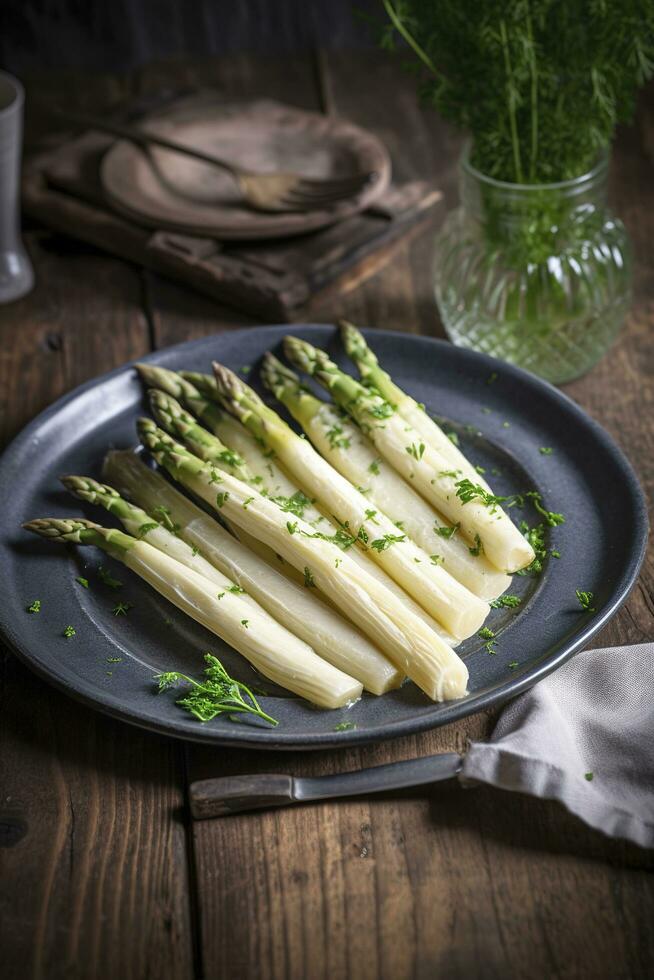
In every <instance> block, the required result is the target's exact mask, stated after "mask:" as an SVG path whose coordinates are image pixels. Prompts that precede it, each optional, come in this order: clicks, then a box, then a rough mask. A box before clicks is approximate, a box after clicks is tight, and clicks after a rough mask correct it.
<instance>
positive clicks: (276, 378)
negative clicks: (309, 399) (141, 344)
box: [261, 351, 300, 392]
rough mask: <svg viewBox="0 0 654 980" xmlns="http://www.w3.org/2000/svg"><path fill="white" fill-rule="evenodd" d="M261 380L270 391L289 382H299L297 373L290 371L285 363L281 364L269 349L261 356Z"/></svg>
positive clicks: (294, 383) (297, 383) (295, 383)
mask: <svg viewBox="0 0 654 980" xmlns="http://www.w3.org/2000/svg"><path fill="white" fill-rule="evenodd" d="M261 380H262V381H263V383H264V385H265V386H266V388H268V390H269V391H272V392H275V389H278V388H281V387H284V386H285V385H286V384H287V383H289V382H290V384H292V385H299V384H300V377H299V375H297V374H296V373H295V371H291V369H290V368H288V367H286V365H285V364H282V362H281V361H280V360H279V358H278V357H275V355H274V354H271V353H270V351H267V352H266V353H265V354H264V356H263V363H262V365H261Z"/></svg>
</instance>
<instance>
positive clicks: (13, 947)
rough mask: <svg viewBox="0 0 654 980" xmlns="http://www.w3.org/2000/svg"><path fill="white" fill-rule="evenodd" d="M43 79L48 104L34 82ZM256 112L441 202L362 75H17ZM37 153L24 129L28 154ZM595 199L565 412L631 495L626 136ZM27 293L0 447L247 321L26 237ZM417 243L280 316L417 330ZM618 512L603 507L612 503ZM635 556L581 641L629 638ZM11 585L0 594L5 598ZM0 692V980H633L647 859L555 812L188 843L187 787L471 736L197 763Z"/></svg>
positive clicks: (334, 68)
mask: <svg viewBox="0 0 654 980" xmlns="http://www.w3.org/2000/svg"><path fill="white" fill-rule="evenodd" d="M44 82H47V84H46V85H44V84H43V83H44ZM170 84H174V85H180V84H182V85H184V84H186V85H190V86H195V85H197V84H212V85H217V86H219V87H220V88H222V89H223V90H225V91H227V92H228V93H231V94H234V95H239V96H247V95H253V96H254V95H257V94H260V93H261V92H265V93H266V94H269V95H271V96H273V97H276V98H280V99H285V100H288V101H291V102H295V103H298V104H301V105H302V106H306V107H309V108H318V109H322V110H324V111H334V110H335V111H338V112H340V113H343V114H345V115H348V116H350V117H351V118H352V119H354V120H355V121H357V122H360V123H362V124H364V125H366V126H369V127H371V128H372V129H374V130H375V131H376V132H378V133H379V134H380V135H381V137H382V138H383V139H384V140H385V141H386V143H387V144H388V146H389V148H390V149H391V152H392V154H393V157H394V166H395V168H396V172H397V173H398V174H400V175H401V176H402V177H406V178H409V177H427V178H436V179H437V180H438V181H439V182H440V184H441V186H442V187H443V189H444V191H445V192H446V195H447V197H448V199H449V200H450V201H451V200H452V198H453V194H454V185H455V163H456V156H457V152H458V147H459V141H458V138H456V137H455V136H454V135H453V134H452V133H451V132H450V131H449V130H448V129H447V128H446V127H445V126H444V125H443V124H442V123H441V122H440V121H439V120H438V119H437V118H436V117H435V115H434V114H433V113H431V112H422V111H421V110H420V109H419V108H418V107H417V105H416V100H415V97H414V90H413V84H412V81H411V79H410V78H407V77H406V76H405V75H403V74H402V72H401V71H400V70H399V68H398V66H397V64H396V63H394V62H392V61H391V60H390V59H388V58H386V57H385V56H382V55H377V54H369V55H365V56H364V55H362V54H361V53H358V54H356V56H346V55H342V56H341V55H339V56H335V55H333V54H330V55H329V56H328V57H325V56H321V55H316V56H314V57H310V58H306V59H287V60H285V61H284V62H283V63H280V62H272V61H271V62H268V61H262V60H261V59H256V60H255V59H249V58H245V57H243V58H238V59H232V60H230V61H220V62H217V63H215V62H212V63H208V64H200V65H198V64H194V65H192V66H191V65H158V66H153V67H150V68H148V69H146V70H144V71H142V72H139V73H135V74H134V75H131V76H129V77H123V78H114V77H101V76H93V77H89V78H87V79H84V80H80V79H79V78H76V77H73V76H71V77H65V76H58V77H57V78H49V79H48V78H46V79H43V78H41V79H32V80H31V82H30V80H28V94H29V92H30V91H34V90H35V89H37V88H38V90H39V92H40V93H41V94H43V93H44V92H46V93H48V95H51V96H52V97H53V98H54V97H60V96H61V95H62V94H63V95H66V96H67V97H69V98H71V99H72V100H73V101H74V102H75V104H76V105H77V106H78V107H79V108H93V109H98V108H100V109H103V108H107V107H110V106H111V105H113V104H114V103H116V102H118V101H119V100H121V99H123V98H125V97H132V96H133V97H138V96H142V95H144V94H147V93H149V92H154V91H157V90H159V89H160V88H161V87H162V86H166V85H170ZM35 135H37V133H36V129H35V128H34V127H33V126H31V127H28V139H29V140H32V139H33V137H34V136H35ZM612 194H613V203H614V205H615V208H616V210H617V212H618V213H619V214H620V215H621V216H622V217H623V218H624V220H625V221H626V223H627V225H628V228H629V231H630V233H631V236H632V238H633V241H634V245H635V248H636V253H637V257H638V261H637V269H636V299H635V303H634V307H633V312H632V315H631V317H630V318H629V322H628V325H627V327H626V328H625V330H624V331H623V333H622V335H621V337H620V340H619V342H618V344H617V345H616V347H615V348H614V349H613V351H612V352H611V353H610V355H608V356H607V357H606V358H605V359H604V360H603V361H602V363H601V364H600V365H599V366H598V367H597V368H596V369H595V370H594V371H593V372H592V373H591V374H589V375H588V376H587V377H585V378H583V379H582V380H580V381H578V382H575V383H574V384H572V385H569V386H568V387H567V389H566V390H567V391H568V393H569V394H570V395H572V397H573V398H575V399H576V400H577V401H578V402H579V403H580V404H581V405H583V407H584V408H585V409H586V410H587V411H588V412H590V414H591V415H593V416H594V417H595V418H596V419H597V420H598V421H600V422H601V423H602V424H603V425H604V426H605V427H606V428H607V429H608V430H609V432H610V433H611V434H612V435H613V436H614V437H615V438H616V439H617V441H618V443H619V444H620V445H621V446H622V447H623V449H624V450H625V451H626V452H627V454H628V455H629V457H630V458H631V460H632V462H633V463H634V465H635V466H636V468H637V469H638V471H639V473H640V475H641V477H642V479H643V482H644V483H649V485H650V487H651V484H652V480H653V477H654V473H653V466H652V464H653V461H654V404H653V402H654V386H653V376H654V372H653V359H652V339H651V330H652V327H653V325H654V250H653V246H652V242H653V241H654V179H653V166H652V162H651V160H649V159H648V158H647V156H646V154H645V153H644V151H643V149H642V133H641V132H640V131H639V130H638V129H637V128H634V129H632V130H629V131H628V132H624V133H622V134H621V135H620V138H619V140H618V144H617V147H616V152H615V159H614V178H613V185H612ZM26 239H27V243H28V246H29V249H30V252H31V255H32V257H33V260H34V264H35V267H36V274H37V287H36V289H35V290H34V292H33V293H32V294H31V295H30V296H29V297H27V298H26V299H24V300H22V301H21V302H19V303H16V304H14V305H12V306H8V307H4V308H0V337H1V340H2V347H1V349H0V406H1V412H0V427H1V438H2V440H4V441H6V440H8V439H9V438H10V437H11V436H12V435H13V434H14V433H16V432H17V431H18V430H19V429H20V428H21V426H23V425H24V424H25V423H26V422H27V421H28V420H29V419H30V418H32V416H34V415H35V414H36V413H37V412H38V411H40V410H41V409H42V408H44V407H45V406H46V405H48V404H49V403H50V402H52V401H53V400H54V399H55V398H57V397H58V396H59V395H61V394H62V393H63V392H65V391H67V390H68V389H70V388H72V387H73V386H74V385H77V384H80V383H81V382H83V381H85V380H86V379H87V378H91V377H93V376H94V375H97V374H99V373H101V372H104V371H107V370H109V369H110V368H113V367H115V366H117V365H119V364H122V363H123V362H124V361H126V360H128V359H129V358H134V357H139V356H141V355H142V354H144V353H146V352H147V351H150V350H153V349H155V348H160V347H165V346H166V345H168V344H171V343H176V342H178V341H183V340H189V339H191V338H194V337H200V336H203V335H205V334H208V333H214V332H216V331H220V330H229V329H231V328H233V327H235V326H241V325H243V324H246V323H250V322H252V321H251V320H248V319H246V318H245V317H242V316H239V315H238V314H237V313H234V312H233V311H230V310H227V309H222V308H219V307H217V306H215V305H213V304H211V303H210V302H208V301H207V300H204V299H202V298H198V297H196V296H193V295H191V294H189V293H187V292H184V291H183V290H182V289H180V288H178V287H176V286H173V285H171V284H169V283H167V282H164V281H161V280H159V279H157V278H156V277H154V276H152V275H149V274H143V273H141V272H139V270H138V269H136V268H134V267H132V266H130V265H128V264H126V263H124V262H122V261H120V260H118V259H115V258H108V257H106V256H104V255H102V254H101V253H99V252H94V251H92V250H90V249H89V248H88V247H85V246H79V245H76V244H75V243H74V242H72V241H69V240H64V239H63V238H61V237H55V236H52V235H51V234H49V233H48V232H47V231H45V230H42V229H38V228H33V229H31V230H30V231H29V232H28V233H27V234H26ZM429 260H430V239H429V236H428V235H423V236H422V237H420V238H419V239H415V240H414V241H412V242H411V243H410V244H408V245H404V246H402V247H400V248H399V249H398V250H397V251H396V253H395V254H394V256H393V260H392V262H391V263H390V264H388V265H387V266H386V268H385V269H384V271H383V273H381V274H378V275H376V276H374V277H372V278H369V279H368V280H367V281H366V282H365V283H362V284H360V285H359V286H358V287H357V288H353V289H352V291H351V292H349V293H348V294H347V295H346V296H344V297H339V298H338V299H337V300H336V299H332V300H330V299H329V298H326V299H323V300H322V301H321V302H319V303H317V304H315V305H314V308H313V309H310V310H307V311H303V314H302V317H298V318H299V319H300V318H305V317H308V316H310V317H311V318H312V319H314V320H325V321H331V320H333V319H334V318H335V317H337V316H348V317H349V318H351V319H353V320H354V321H355V322H359V323H362V324H370V325H376V326H378V327H381V328H394V329H398V328H400V329H404V330H406V331H407V332H411V333H423V334H428V335H437V334H439V333H440V332H441V328H440V325H439V322H438V319H437V315H436V313H435V309H434V303H433V298H432V291H431V286H430V281H429ZM616 506H617V502H616ZM653 571H654V570H653V568H652V562H651V553H650V559H649V564H647V565H646V566H645V568H644V571H643V575H642V577H641V580H640V582H639V584H638V586H637V587H636V588H635V590H634V591H633V593H632V595H631V597H630V599H629V601H628V602H627V604H626V605H625V606H624V607H623V608H622V610H621V611H620V613H619V614H618V615H617V616H616V617H615V618H614V620H613V621H612V623H611V624H610V625H609V626H608V627H607V628H606V629H605V630H604V631H603V633H602V634H601V636H600V637H599V638H598V639H597V640H596V645H597V646H600V645H603V644H620V643H632V642H639V641H644V640H646V639H648V638H650V639H651V637H652V613H653V611H654V608H653V607H654V597H653V591H654V590H653V581H654V579H653ZM4 588H11V583H4ZM1 663H2V671H3V673H2V682H1V686H0V698H1V705H0V737H1V740H2V741H1V750H0V773H1V775H0V787H1V795H0V845H2V846H1V848H0V862H1V864H0V903H1V904H0V922H1V923H2V931H3V937H2V939H0V950H1V952H0V963H1V964H2V965H1V966H0V970H1V971H2V974H3V976H4V977H5V978H14V977H15V978H20V980H24V978H27V977H35V978H41V977H47V978H59V977H67V978H71V977H85V978H86V977H93V978H107V980H117V978H120V980H131V978H139V980H140V978H144V977H153V978H156V980H165V978H174V980H185V978H190V977H207V978H222V977H230V978H231V977H239V978H240V977H257V978H258V977H261V978H291V980H296V978H297V980H304V978H307V980H313V978H329V980H339V978H355V980H359V978H376V977H383V978H388V980H399V978H404V977H425V978H448V980H449V978H461V980H472V978H477V977H482V978H486V977H498V978H499V977H502V978H518V977H525V978H527V977H528V978H532V977H536V978H540V977H556V978H567V977H570V978H572V977H575V978H577V977H592V978H602V977H607V978H608V977H610V978H612V980H617V978H627V977H629V978H634V977H645V976H648V975H649V976H652V971H654V890H653V888H652V876H651V871H652V868H653V866H654V861H653V859H652V856H651V854H647V853H646V852H643V851H641V850H639V849H637V848H636V847H632V846H628V845H626V844H625V843H622V842H618V841H610V840H607V839H605V838H604V837H602V836H601V835H600V834H599V833H595V832H593V831H591V830H588V829H587V828H586V827H584V826H583V825H582V824H581V823H579V822H578V821H577V820H575V819H574V818H573V817H571V816H569V815H568V814H567V813H566V812H564V811H563V810H562V809H561V808H560V807H559V806H558V805H555V804H553V803H548V802H537V801H534V800H531V799H526V798H523V797H521V796H517V795H513V794H510V793H503V792H499V791H493V790H490V789H488V790H486V789H477V790H467V791H464V790H461V789H459V788H457V787H449V786H443V787H437V788H434V790H433V791H430V790H424V789H423V790H420V791H419V792H416V793H410V794H405V795H394V796H392V797H388V798H371V799H354V800H350V801H345V802H341V803H336V804H320V805H313V806H306V807H303V808H296V809H292V810H288V811H280V812H271V813H262V814H252V815H244V816H239V817H234V818H231V819H228V820H222V821H221V820H216V821H206V822H203V823H198V824H196V825H194V824H193V823H192V822H191V821H190V820H189V814H188V808H187V789H188V785H189V782H190V781H191V780H194V779H198V778H202V777H207V776H210V775H220V774H227V773H238V772H245V771H253V770H261V771H275V770H277V771H279V770H282V771H290V772H293V773H306V774H314V773H326V772H335V771H338V770H341V769H355V768H358V767H361V766H366V765H373V764H378V763H382V762H386V761H390V760H396V759H403V758H409V757H412V756H415V755H425V754H428V753H432V752H438V751H441V750H444V749H446V748H456V749H462V748H463V747H464V745H465V742H466V738H467V737H468V736H469V735H473V736H474V737H480V736H483V735H484V734H486V733H487V732H488V731H489V730H490V727H491V725H492V718H490V717H487V716H484V715H477V716H475V717H473V718H470V719H469V720H468V721H467V722H465V723H461V724H457V725H453V726H451V727H449V728H444V729H440V730H438V731H435V732H431V733H427V734H425V735H422V736H419V737H415V738H405V739H401V740H398V741H396V742H394V743H387V744H382V745H377V746H371V747H369V748H362V749H356V750H354V749H353V750H346V751H342V752H321V753H316V754H309V755H301V754H299V753H298V754H284V755H281V754H262V753H258V754H255V753H247V752H235V751H220V750H216V749H208V748H204V747H199V746H195V745H185V744H182V743H180V742H177V741H173V740H169V739H165V738H163V737H157V736H154V735H150V734H146V733H144V732H141V731H139V730H137V729H135V728H129V727H127V726H124V725H120V724H118V723H117V722H114V721H112V720H110V719H108V718H105V717H102V716H101V715H99V714H95V713H94V712H92V711H90V710H89V709H87V708H85V707H82V706H80V705H78V704H77V703H75V702H74V701H71V700H68V699H67V698H65V697H64V696H63V695H61V694H59V693H57V692H56V691H54V690H52V689H51V688H49V687H48V686H47V685H46V684H44V683H42V682H41V681H40V680H37V678H36V677H34V676H32V674H31V673H30V672H29V671H28V670H27V669H26V668H25V667H24V666H22V664H20V663H19V662H18V661H17V660H16V659H14V657H13V656H11V655H9V654H6V655H4V657H3V659H2V661H1Z"/></svg>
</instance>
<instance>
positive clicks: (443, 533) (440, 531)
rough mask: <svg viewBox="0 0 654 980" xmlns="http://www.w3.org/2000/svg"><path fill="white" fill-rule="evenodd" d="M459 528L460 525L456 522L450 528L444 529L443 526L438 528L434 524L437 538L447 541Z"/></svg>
mask: <svg viewBox="0 0 654 980" xmlns="http://www.w3.org/2000/svg"><path fill="white" fill-rule="evenodd" d="M460 527H461V525H460V524H459V523H458V522H457V523H456V524H453V525H452V527H446V526H445V525H444V524H443V525H440V526H439V525H438V524H435V525H434V530H435V532H436V534H437V535H438V536H439V538H446V539H447V540H449V539H450V538H451V537H452V536H453V535H454V534H456V532H457V531H458V530H459V528H460Z"/></svg>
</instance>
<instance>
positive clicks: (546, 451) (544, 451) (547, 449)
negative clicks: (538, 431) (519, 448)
mask: <svg viewBox="0 0 654 980" xmlns="http://www.w3.org/2000/svg"><path fill="white" fill-rule="evenodd" d="M538 452H539V453H540V454H541V456H551V455H552V453H553V452H554V450H553V449H552V447H551V446H541V447H540V449H539V450H538Z"/></svg>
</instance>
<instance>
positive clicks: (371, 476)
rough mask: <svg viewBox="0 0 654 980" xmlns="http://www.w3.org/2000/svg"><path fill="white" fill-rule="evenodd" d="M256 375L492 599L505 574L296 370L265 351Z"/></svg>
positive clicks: (329, 451)
mask: <svg viewBox="0 0 654 980" xmlns="http://www.w3.org/2000/svg"><path fill="white" fill-rule="evenodd" d="M261 377H262V379H263V381H264V384H265V385H266V387H268V388H269V389H270V390H271V391H272V392H273V393H274V394H275V396H276V397H277V398H278V399H279V400H280V401H281V402H282V404H283V405H285V406H286V408H287V409H288V411H289V412H290V413H291V415H292V416H293V418H294V419H295V420H296V421H297V422H299V424H300V425H301V426H302V428H303V429H304V431H305V432H306V434H307V435H308V437H309V438H310V439H311V441H312V442H313V444H314V446H315V447H316V449H317V450H318V451H319V452H320V454H321V455H322V456H323V457H324V458H325V459H326V460H327V461H328V462H329V463H331V464H332V466H333V467H334V468H335V469H337V470H338V471H339V472H340V473H341V474H342V475H343V476H344V477H346V479H348V480H349V481H350V483H352V484H353V485H354V486H356V487H358V488H359V489H362V490H364V491H365V493H366V497H367V499H368V500H369V501H370V502H371V503H373V504H374V505H375V506H376V507H378V508H379V510H380V511H381V512H382V513H384V514H386V516H387V517H388V518H390V520H392V521H393V523H394V524H395V525H396V526H398V527H401V528H402V530H404V531H406V533H407V534H408V536H409V537H410V538H411V539H412V540H413V541H415V543H416V544H417V545H419V547H421V548H422V549H423V550H424V551H426V552H427V554H429V555H432V556H433V555H438V556H440V557H442V560H443V567H444V568H445V570H446V571H448V572H449V573H450V575H453V576H454V578H456V579H457V580H458V581H459V582H461V583H462V584H463V585H465V586H466V588H468V589H470V591H471V592H474V593H475V595H478V596H479V597H480V598H482V599H486V600H490V599H496V598H497V597H498V596H499V595H501V594H502V593H503V592H504V591H505V590H506V589H507V588H508V587H509V584H510V582H511V579H510V577H509V576H508V575H505V574H503V573H502V572H498V571H497V569H495V568H494V567H493V566H492V565H491V564H490V562H489V561H488V560H487V559H486V558H485V557H484V556H483V555H480V556H479V557H475V556H474V555H472V554H471V552H470V548H469V547H468V546H467V545H466V544H465V543H464V542H463V541H462V540H461V539H460V538H459V537H458V536H457V535H456V529H453V528H452V527H451V526H448V525H447V524H446V523H445V522H444V521H443V520H442V519H441V518H440V517H439V515H438V514H436V512H435V511H434V510H433V508H432V507H431V506H430V504H428V503H427V501H426V500H424V499H423V498H422V497H421V496H420V495H419V494H418V493H416V492H415V491H414V490H413V489H412V488H411V487H410V486H409V485H408V483H406V481H405V480H404V479H402V477H401V476H400V475H399V474H398V473H397V472H396V471H395V470H394V469H393V468H392V467H391V466H389V465H388V464H387V463H385V462H384V461H383V460H381V459H379V458H378V456H377V453H376V451H375V449H374V446H373V445H372V443H370V441H369V440H368V439H367V438H366V437H365V436H364V435H363V433H362V432H361V430H360V429H359V428H358V427H357V426H356V425H355V424H354V422H352V420H351V419H350V418H349V416H347V415H345V413H344V412H343V411H342V410H340V409H338V408H337V407H336V406H335V405H334V404H333V403H327V402H323V401H321V400H320V399H319V398H316V397H315V395H313V394H312V393H311V392H309V391H308V390H307V389H306V388H305V387H304V386H303V385H301V384H300V379H299V378H298V376H297V374H295V373H294V372H293V371H290V370H289V369H288V368H287V367H286V366H285V365H283V364H282V363H281V362H280V361H279V360H278V359H277V358H276V357H274V356H273V355H272V354H270V353H268V354H266V356H265V358H264V361H263V366H262V368H261ZM473 550H474V549H473Z"/></svg>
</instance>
